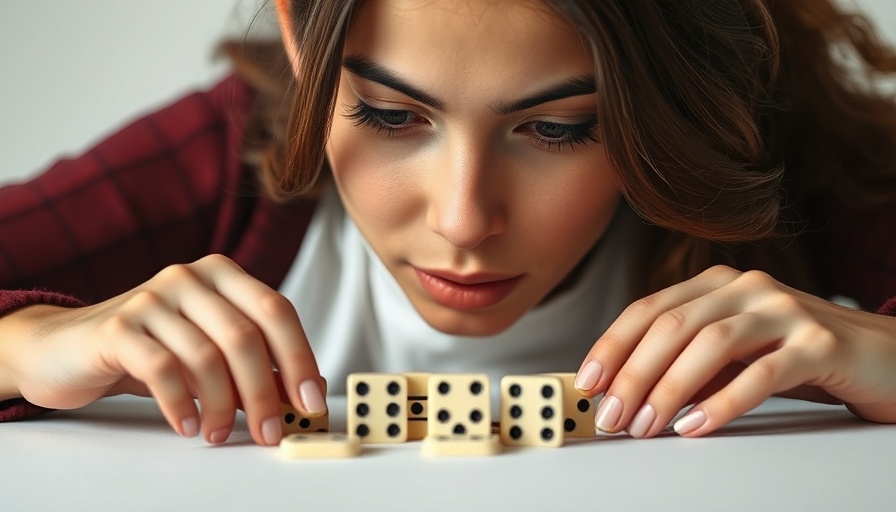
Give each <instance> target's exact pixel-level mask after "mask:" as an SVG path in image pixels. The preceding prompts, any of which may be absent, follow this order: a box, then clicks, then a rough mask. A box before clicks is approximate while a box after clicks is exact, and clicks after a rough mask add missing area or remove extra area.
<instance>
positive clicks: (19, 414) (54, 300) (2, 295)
mask: <svg viewBox="0 0 896 512" xmlns="http://www.w3.org/2000/svg"><path fill="white" fill-rule="evenodd" d="M33 304H49V305H53V306H63V307H77V306H80V305H82V303H81V301H79V300H77V299H75V298H72V297H68V296H66V295H62V294H60V293H54V292H46V291H40V290H34V291H0V316H2V315H4V314H5V313H7V312H9V311H12V310H13V309H16V308H19V307H22V306H28V305H33ZM44 411H46V409H44V408H43V407H38V406H36V405H34V404H32V403H29V402H28V401H27V400H24V399H21V398H19V399H13V400H5V401H2V402H0V422H4V421H14V420H18V419H23V418H27V417H30V416H34V415H36V414H40V413H41V412H44Z"/></svg>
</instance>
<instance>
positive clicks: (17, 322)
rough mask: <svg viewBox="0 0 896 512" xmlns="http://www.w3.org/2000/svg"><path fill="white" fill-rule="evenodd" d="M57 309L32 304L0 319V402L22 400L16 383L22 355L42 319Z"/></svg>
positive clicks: (19, 376)
mask: <svg viewBox="0 0 896 512" xmlns="http://www.w3.org/2000/svg"><path fill="white" fill-rule="evenodd" d="M57 309H59V307H58V306H48V305H45V304H35V305H30V306H23V307H21V308H18V309H14V310H12V311H9V312H7V313H5V314H3V315H2V316H0V401H4V400H10V399H14V398H22V397H23V395H22V392H21V386H20V383H21V379H22V375H23V370H24V366H23V365H22V363H21V361H22V360H23V355H24V351H25V349H26V348H27V347H28V345H29V344H31V343H32V342H33V339H34V335H35V332H36V331H37V328H38V327H39V326H40V318H41V317H42V315H43V314H44V313H46V312H47V311H50V310H57Z"/></svg>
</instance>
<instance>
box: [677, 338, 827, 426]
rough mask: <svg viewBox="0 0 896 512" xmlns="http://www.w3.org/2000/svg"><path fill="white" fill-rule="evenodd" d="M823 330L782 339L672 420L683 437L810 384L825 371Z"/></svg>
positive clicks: (717, 424) (721, 423) (731, 418)
mask: <svg viewBox="0 0 896 512" xmlns="http://www.w3.org/2000/svg"><path fill="white" fill-rule="evenodd" d="M826 336H827V334H826V331H824V330H823V329H819V328H817V327H816V326H808V327H806V328H803V329H801V330H799V331H798V332H795V333H794V334H793V335H791V336H789V337H788V338H787V339H785V341H784V343H783V344H782V347H781V348H780V349H779V350H776V351H774V352H771V353H769V354H767V355H765V356H762V357H760V358H759V359H757V360H756V361H755V362H753V363H752V364H750V365H749V366H747V368H746V369H745V370H744V371H743V372H741V374H740V375H738V376H737V377H735V378H734V379H733V380H732V381H731V383H729V384H728V385H727V386H725V387H724V388H722V389H721V390H719V391H718V392H717V393H715V394H713V395H712V396H710V397H709V398H707V399H706V400H704V401H703V402H701V403H699V404H697V405H696V406H694V408H693V409H692V410H691V411H690V412H688V414H686V415H685V416H684V417H682V418H681V419H680V420H678V421H677V422H675V425H674V428H675V431H676V432H678V433H679V434H681V435H682V436H686V437H697V436H702V435H706V434H708V433H710V432H712V431H714V430H716V429H718V428H720V427H722V426H723V425H726V424H727V423H728V422H730V421H731V420H733V419H735V418H737V417H739V416H741V415H743V414H746V413H747V412H749V411H751V410H753V409H754V408H756V407H758V406H759V405H760V404H761V403H762V402H764V401H765V400H766V399H767V398H769V397H770V396H772V395H773V394H775V393H780V392H783V391H786V390H789V389H793V388H795V387H797V386H799V385H802V384H806V383H812V381H814V380H816V379H818V378H821V377H822V376H823V375H825V374H826V373H827V372H828V362H827V358H826V355H827V354H829V352H828V347H827V343H826V342H825V337H826Z"/></svg>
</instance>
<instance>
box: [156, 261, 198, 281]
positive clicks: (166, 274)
mask: <svg viewBox="0 0 896 512" xmlns="http://www.w3.org/2000/svg"><path fill="white" fill-rule="evenodd" d="M156 278H157V279H159V280H160V281H162V282H166V283H169V282H170V283H177V282H179V281H183V280H185V279H192V278H193V272H192V271H191V270H190V267H189V266H188V265H184V264H181V263H178V264H176V265H168V266H167V267H165V268H163V269H162V270H160V271H159V273H158V274H156Z"/></svg>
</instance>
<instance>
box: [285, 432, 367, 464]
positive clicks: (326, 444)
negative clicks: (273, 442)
mask: <svg viewBox="0 0 896 512" xmlns="http://www.w3.org/2000/svg"><path fill="white" fill-rule="evenodd" d="M280 453H281V454H282V455H283V456H284V457H287V458H290V459H321V458H330V459H332V458H345V457H355V456H357V455H358V454H359V453H361V440H360V439H358V438H357V437H355V436H350V435H347V434H342V433H331V432H308V433H305V434H289V435H287V436H285V437H284V438H283V439H282V440H281V441H280Z"/></svg>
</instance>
